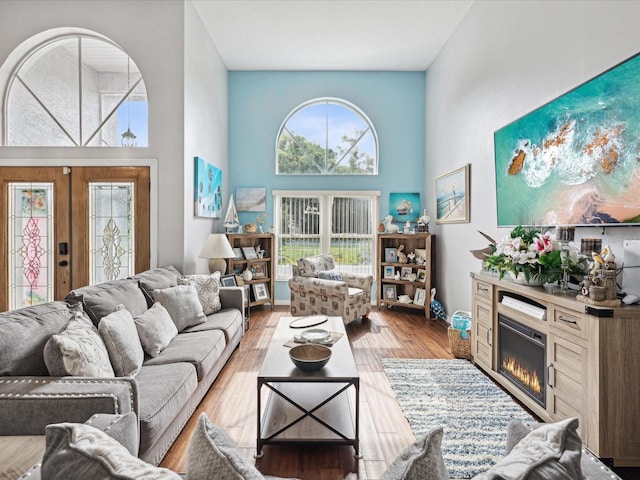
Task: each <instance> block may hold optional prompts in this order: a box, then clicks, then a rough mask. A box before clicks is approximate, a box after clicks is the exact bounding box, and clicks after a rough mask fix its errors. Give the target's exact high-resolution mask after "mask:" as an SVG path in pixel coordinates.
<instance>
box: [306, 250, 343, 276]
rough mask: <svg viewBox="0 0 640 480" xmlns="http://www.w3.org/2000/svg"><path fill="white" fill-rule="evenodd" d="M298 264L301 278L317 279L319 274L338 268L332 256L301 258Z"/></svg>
mask: <svg viewBox="0 0 640 480" xmlns="http://www.w3.org/2000/svg"><path fill="white" fill-rule="evenodd" d="M296 263H297V264H298V274H299V275H300V276H301V277H317V276H318V272H322V271H326V270H334V269H335V268H336V264H335V261H334V260H333V257H332V256H331V255H316V256H315V257H306V258H299V259H298V260H297V262H296Z"/></svg>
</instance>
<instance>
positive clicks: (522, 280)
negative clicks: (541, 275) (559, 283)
mask: <svg viewBox="0 0 640 480" xmlns="http://www.w3.org/2000/svg"><path fill="white" fill-rule="evenodd" d="M508 273H509V278H510V279H511V280H512V281H513V282H514V283H518V284H520V285H529V286H530V287H540V286H542V282H540V281H539V280H536V279H535V278H531V277H529V281H527V278H526V277H525V276H524V273H523V272H518V275H516V274H515V273H514V272H511V271H509V272H508Z"/></svg>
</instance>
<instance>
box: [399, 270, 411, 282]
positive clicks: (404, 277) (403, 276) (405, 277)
mask: <svg viewBox="0 0 640 480" xmlns="http://www.w3.org/2000/svg"><path fill="white" fill-rule="evenodd" d="M412 270H413V269H412V268H411V267H402V269H401V270H400V280H409V275H411V271H412Z"/></svg>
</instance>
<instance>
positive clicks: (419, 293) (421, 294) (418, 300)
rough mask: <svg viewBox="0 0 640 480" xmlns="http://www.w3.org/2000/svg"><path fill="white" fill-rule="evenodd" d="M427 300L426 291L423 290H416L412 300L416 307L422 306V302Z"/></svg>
mask: <svg viewBox="0 0 640 480" xmlns="http://www.w3.org/2000/svg"><path fill="white" fill-rule="evenodd" d="M426 298H427V291H426V290H425V289H424V288H416V296H415V298H414V299H413V303H414V304H416V305H422V306H424V302H425V300H426Z"/></svg>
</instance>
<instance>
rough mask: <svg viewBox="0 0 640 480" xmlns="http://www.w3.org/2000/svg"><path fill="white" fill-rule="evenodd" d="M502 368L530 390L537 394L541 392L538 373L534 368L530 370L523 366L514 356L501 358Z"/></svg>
mask: <svg viewBox="0 0 640 480" xmlns="http://www.w3.org/2000/svg"><path fill="white" fill-rule="evenodd" d="M502 368H503V370H505V371H507V372H509V373H510V374H511V375H513V376H514V377H515V378H516V379H518V381H519V382H520V383H521V384H522V385H524V386H525V387H526V388H528V389H529V390H530V391H531V392H533V393H535V394H536V395H538V396H539V395H540V394H541V393H542V387H541V386H540V377H538V373H537V372H536V371H535V370H534V371H533V372H530V371H529V370H527V369H526V368H523V367H522V366H521V365H520V364H519V363H518V362H517V360H516V359H515V358H514V357H505V358H503V359H502Z"/></svg>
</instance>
